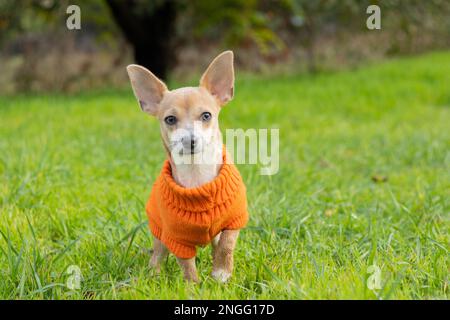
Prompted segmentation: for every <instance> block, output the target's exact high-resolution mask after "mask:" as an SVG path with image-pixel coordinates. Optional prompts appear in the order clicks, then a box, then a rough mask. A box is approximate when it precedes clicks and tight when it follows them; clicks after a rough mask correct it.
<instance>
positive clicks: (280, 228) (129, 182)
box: [0, 52, 450, 299]
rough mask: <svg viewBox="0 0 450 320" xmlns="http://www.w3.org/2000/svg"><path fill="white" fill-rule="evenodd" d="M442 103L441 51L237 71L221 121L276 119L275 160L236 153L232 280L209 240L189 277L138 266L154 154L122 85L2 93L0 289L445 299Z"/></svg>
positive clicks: (445, 107) (143, 261) (447, 139)
mask: <svg viewBox="0 0 450 320" xmlns="http://www.w3.org/2000/svg"><path fill="white" fill-rule="evenodd" d="M449 106H450V52H441V53H434V54H428V55H425V56H422V57H416V58H406V59H398V60H392V61H388V62H385V63H382V64H379V65H372V66H369V67H365V68H362V69H360V70H356V71H348V72H341V73H332V74H320V75H317V76H306V75H302V76H278V77H273V78H262V79H261V78H258V77H257V76H250V75H245V76H239V75H238V82H237V86H236V97H235V100H234V101H233V102H232V103H230V105H228V106H227V107H226V108H225V109H224V110H223V111H222V115H221V128H222V130H224V129H226V128H244V129H246V128H280V171H279V173H278V174H276V175H274V176H260V175H259V167H258V166H251V165H242V166H240V170H241V173H242V176H243V177H244V180H245V181H246V184H247V186H248V201H249V210H250V215H251V218H250V222H249V226H248V228H246V229H245V230H244V231H243V232H242V233H241V237H240V238H239V241H238V246H237V249H236V252H235V258H236V259H235V273H234V275H233V278H232V280H231V281H230V282H229V283H228V284H225V285H222V284H218V283H216V282H214V281H213V280H212V279H211V278H210V277H209V272H210V271H211V259H210V248H205V249H201V250H199V255H198V260H197V264H198V269H199V274H200V277H201V280H202V283H201V284H200V285H190V284H186V283H185V282H184V281H183V280H182V275H181V271H180V269H179V268H178V266H177V265H176V261H175V259H174V258H173V256H172V257H170V258H169V259H168V261H167V264H166V266H165V267H164V268H163V271H162V274H161V275H160V276H158V277H154V276H151V274H150V272H149V269H148V260H149V249H150V248H151V246H152V238H151V236H150V232H149V230H148V228H147V226H146V216H145V213H144V203H145V201H146V200H147V197H148V194H149V192H150V187H151V183H152V181H153V179H154V178H155V177H156V175H157V174H158V173H159V170H160V167H161V164H162V161H163V159H164V154H163V149H162V147H161V142H160V139H159V129H158V123H157V121H155V120H154V119H151V118H149V117H147V116H146V115H145V114H144V113H141V112H140V111H139V107H138V105H137V103H136V101H135V99H134V97H133V96H132V92H131V89H129V90H126V91H120V92H118V91H116V92H100V93H85V94H82V95H78V96H69V97H67V96H57V95H47V96H18V97H9V98H6V97H3V98H0V298H3V299H16V298H21V299H61V298H63V299H72V298H81V299H101V298H107V299H110V298H112V299H115V298H125V299H136V298H137V299H142V298H145V299H172V298H173V299H178V298H183V299H190V298H194V299H195V298H214V299H229V298H237V299H255V298H256V299H266V298H269V299H335V298H338V299H377V298H378V299H435V298H437V299H448V296H449V293H448V285H449V276H448V275H449V201H450V197H449V195H450V175H449V164H450V153H449V150H450V129H449V125H450V109H449ZM377 175H379V176H386V177H387V178H388V180H387V181H386V182H374V181H373V180H372V177H373V176H377ZM326 213H328V214H326ZM373 264H375V265H377V266H378V267H379V268H380V269H381V285H382V288H381V289H380V290H378V291H376V292H373V291H372V290H370V289H368V288H367V285H366V282H367V280H368V278H369V276H370V273H368V268H369V266H371V265H373ZM70 265H76V266H78V267H79V268H80V270H81V272H82V276H83V279H82V282H81V288H80V289H79V290H70V289H68V288H67V287H66V285H65V284H66V281H67V280H68V277H69V274H67V268H68V267H69V266H70Z"/></svg>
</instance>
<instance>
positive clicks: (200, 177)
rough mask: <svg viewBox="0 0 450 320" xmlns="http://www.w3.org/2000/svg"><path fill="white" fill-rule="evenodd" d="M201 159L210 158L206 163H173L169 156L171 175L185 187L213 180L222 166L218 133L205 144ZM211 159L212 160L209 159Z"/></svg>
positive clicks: (221, 149) (220, 142)
mask: <svg viewBox="0 0 450 320" xmlns="http://www.w3.org/2000/svg"><path fill="white" fill-rule="evenodd" d="M197 156H201V157H202V159H210V161H206V162H207V163H201V162H200V163H196V161H191V162H192V163H188V164H186V163H175V161H173V158H172V157H170V165H171V167H172V176H173V178H174V180H175V181H176V182H177V183H178V184H179V185H181V186H183V187H185V188H196V187H199V186H201V185H203V184H205V183H208V182H210V181H212V180H214V178H215V177H217V175H218V174H219V171H220V168H221V167H222V159H223V158H222V156H223V143H222V138H221V136H220V135H218V137H217V138H216V139H213V141H211V143H209V144H208V145H206V146H205V147H204V148H203V150H202V152H201V154H199V155H197ZM211 160H213V161H211Z"/></svg>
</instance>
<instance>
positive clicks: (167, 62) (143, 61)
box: [106, 0, 176, 79]
mask: <svg viewBox="0 0 450 320" xmlns="http://www.w3.org/2000/svg"><path fill="white" fill-rule="evenodd" d="M106 3H107V4H108V6H109V8H110V9H111V13H112V15H113V17H114V20H115V21H116V23H117V25H118V26H119V28H120V29H121V30H122V32H123V33H124V35H125V37H126V39H127V40H128V41H129V42H130V43H131V45H132V46H133V50H134V58H135V61H136V63H137V64H140V65H142V66H144V67H146V68H148V69H149V70H151V71H152V72H153V73H154V74H155V75H157V76H158V77H160V78H162V79H166V78H167V74H168V71H169V69H170V67H171V66H172V65H173V64H174V59H175V55H174V48H173V43H174V41H173V37H174V34H175V30H174V28H175V18H176V6H175V5H176V4H175V2H174V1H171V0H168V1H159V2H158V3H157V4H155V3H152V1H148V3H146V2H145V1H144V2H143V1H135V0H131V1H123V0H106Z"/></svg>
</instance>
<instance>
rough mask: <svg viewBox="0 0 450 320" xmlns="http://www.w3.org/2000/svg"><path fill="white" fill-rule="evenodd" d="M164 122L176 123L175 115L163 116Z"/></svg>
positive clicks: (170, 124)
mask: <svg viewBox="0 0 450 320" xmlns="http://www.w3.org/2000/svg"><path fill="white" fill-rule="evenodd" d="M164 122H165V123H167V124H168V125H169V126H173V125H174V124H175V123H177V117H175V116H167V117H165V118H164Z"/></svg>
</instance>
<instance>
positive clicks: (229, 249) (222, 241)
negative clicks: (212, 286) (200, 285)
mask: <svg viewBox="0 0 450 320" xmlns="http://www.w3.org/2000/svg"><path fill="white" fill-rule="evenodd" d="M238 236H239V230H224V231H222V233H221V235H220V238H219V242H218V244H217V245H216V246H213V248H214V256H213V270H212V273H211V275H212V277H213V278H214V279H216V280H218V281H220V282H226V281H227V280H228V279H229V278H230V277H231V273H232V272H233V251H234V248H235V246H236V242H237V238H238Z"/></svg>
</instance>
